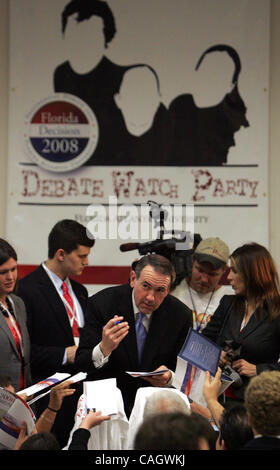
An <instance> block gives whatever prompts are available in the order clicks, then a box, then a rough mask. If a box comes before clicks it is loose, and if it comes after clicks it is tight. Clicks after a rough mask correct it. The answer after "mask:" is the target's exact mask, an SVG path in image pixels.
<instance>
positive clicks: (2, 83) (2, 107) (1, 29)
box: [0, 0, 8, 237]
mask: <svg viewBox="0 0 280 470" xmlns="http://www.w3.org/2000/svg"><path fill="white" fill-rule="evenodd" d="M0 70H1V73H0V236H1V237H4V236H5V216H6V210H5V207H6V180H7V149H8V0H0Z"/></svg>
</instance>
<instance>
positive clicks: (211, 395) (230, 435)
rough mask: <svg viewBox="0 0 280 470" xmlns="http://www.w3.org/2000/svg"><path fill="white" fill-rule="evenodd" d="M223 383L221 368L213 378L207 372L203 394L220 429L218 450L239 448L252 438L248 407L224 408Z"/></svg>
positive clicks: (239, 405)
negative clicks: (222, 400)
mask: <svg viewBox="0 0 280 470" xmlns="http://www.w3.org/2000/svg"><path fill="white" fill-rule="evenodd" d="M221 384H222V382H221V369H220V368H218V370H217V373H216V375H215V377H213V378H211V377H210V373H209V372H206V376H205V382H204V387H203V395H204V398H205V400H206V402H207V406H208V408H209V410H210V413H211V415H212V417H213V419H214V421H215V423H216V425H217V428H218V429H219V437H218V439H217V446H216V448H217V450H238V449H239V448H240V447H242V446H243V445H244V444H245V443H246V442H247V441H248V440H250V439H251V438H252V429H251V426H250V425H249V423H248V417H247V412H246V409H245V407H244V406H243V405H242V404H233V405H231V406H229V407H227V408H224V407H223V406H222V405H221V404H220V403H219V401H218V396H219V392H220V388H221Z"/></svg>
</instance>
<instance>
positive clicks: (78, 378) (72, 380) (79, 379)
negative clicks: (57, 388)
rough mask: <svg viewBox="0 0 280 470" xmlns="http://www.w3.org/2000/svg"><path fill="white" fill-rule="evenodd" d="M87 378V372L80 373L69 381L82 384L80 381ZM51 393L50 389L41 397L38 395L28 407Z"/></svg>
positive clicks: (29, 401) (29, 402)
mask: <svg viewBox="0 0 280 470" xmlns="http://www.w3.org/2000/svg"><path fill="white" fill-rule="evenodd" d="M67 375H70V374H67ZM86 377H87V373H86V372H78V374H76V375H73V376H72V377H69V378H68V380H69V381H70V380H71V382H73V383H76V382H80V381H82V380H84V379H86ZM30 388H31V387H30ZM21 393H22V391H21ZM49 393H51V389H49V390H48V391H47V392H45V393H41V394H40V395H37V396H36V397H35V398H33V399H31V400H28V405H32V403H35V401H37V400H39V399H40V398H43V397H44V396H46V395H48V394H49Z"/></svg>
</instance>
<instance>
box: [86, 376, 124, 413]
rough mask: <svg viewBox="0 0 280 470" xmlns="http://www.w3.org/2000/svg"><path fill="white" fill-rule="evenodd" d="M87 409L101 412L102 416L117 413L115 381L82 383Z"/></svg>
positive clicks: (105, 380)
mask: <svg viewBox="0 0 280 470" xmlns="http://www.w3.org/2000/svg"><path fill="white" fill-rule="evenodd" d="M84 394H85V395H86V403H87V408H88V409H90V410H94V411H102V414H103V415H112V414H117V413H118V389H117V382H116V379H115V378H113V379H104V380H94V381H91V382H84Z"/></svg>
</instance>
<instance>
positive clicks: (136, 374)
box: [126, 369, 168, 377]
mask: <svg viewBox="0 0 280 470" xmlns="http://www.w3.org/2000/svg"><path fill="white" fill-rule="evenodd" d="M166 372H168V369H162V370H153V371H152V372H129V371H126V373H127V374H129V375H131V377H152V376H153V375H163V374H165V373H166Z"/></svg>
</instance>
